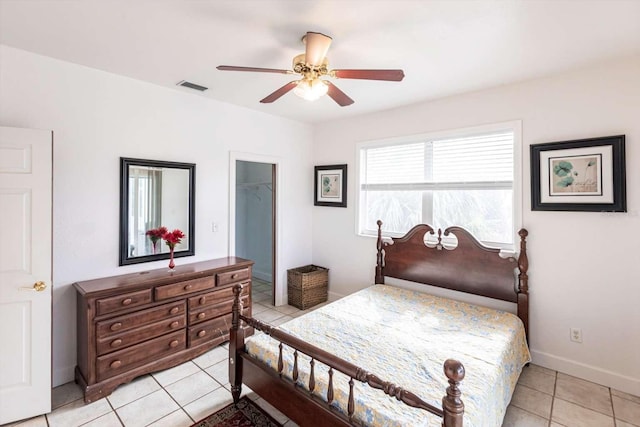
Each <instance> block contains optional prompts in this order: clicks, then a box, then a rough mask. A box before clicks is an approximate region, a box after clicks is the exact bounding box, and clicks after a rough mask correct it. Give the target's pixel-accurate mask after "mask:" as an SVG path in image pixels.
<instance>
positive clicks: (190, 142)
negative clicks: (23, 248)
mask: <svg viewBox="0 0 640 427" xmlns="http://www.w3.org/2000/svg"><path fill="white" fill-rule="evenodd" d="M0 125H1V126H15V127H25V128H41V129H52V130H53V131H54V177H53V180H54V188H53V197H54V201H53V202H54V208H53V209H54V212H53V253H54V259H53V269H54V271H53V278H54V283H53V286H54V295H53V341H54V345H53V370H54V384H55V385H58V384H62V383H64V382H67V381H70V380H72V379H73V368H74V366H75V363H76V331H75V293H74V289H73V287H72V286H71V284H72V283H73V282H75V281H78V280H85V279H91V278H97V277H104V276H111V275H115V274H122V273H127V272H134V271H142V270H146V269H152V268H160V267H164V266H165V264H166V261H159V262H155V263H148V264H138V265H132V266H127V267H118V212H119V210H118V209H119V206H120V203H119V158H120V157H121V156H123V157H135V158H143V159H156V160H171V161H178V162H189V163H196V165H197V166H196V234H197V236H196V256H194V257H189V258H178V259H177V260H176V263H178V264H180V263H187V262H193V261H200V260H205V259H210V258H215V257H221V256H226V255H227V251H228V247H229V245H228V236H229V230H228V223H229V218H228V215H229V202H228V201H229V182H228V180H229V157H230V154H229V153H230V150H237V151H243V152H247V153H258V154H263V155H269V156H273V157H278V158H280V159H282V162H281V168H282V171H281V172H282V176H283V180H282V182H280V187H279V189H280V191H281V192H282V193H281V197H280V200H281V201H282V205H281V207H280V211H279V215H281V219H282V221H283V223H284V224H287V227H286V230H283V231H282V233H281V237H282V241H281V242H280V251H279V253H280V255H281V259H280V262H279V267H278V268H279V270H278V278H279V280H280V283H286V278H285V277H286V269H287V268H291V266H295V265H303V264H306V263H309V262H310V261H311V243H310V241H311V238H310V237H311V235H310V230H311V206H312V203H311V201H312V196H310V195H309V189H310V188H312V185H313V183H312V174H311V173H310V172H309V171H310V170H311V164H312V162H311V160H310V155H311V143H312V141H311V140H312V131H311V128H310V126H307V125H302V124H299V123H296V122H293V121H289V120H284V119H280V118H276V117H273V116H269V115H265V114H262V113H258V112H255V111H251V110H248V109H244V108H239V107H234V106H230V105H228V104H223V103H219V102H216V101H212V100H209V99H206V98H204V97H201V96H194V95H192V94H188V93H186V92H183V91H182V89H176V90H171V89H166V88H161V87H158V86H155V85H151V84H147V83H143V82H139V81H136V80H132V79H129V78H125V77H120V76H116V75H113V74H109V73H105V72H101V71H97V70H93V69H90V68H86V67H82V66H78V65H74V64H71V63H66V62H62V61H58V60H54V59H50V58H47V57H43V56H39V55H34V54H31V53H28V52H25V51H21V50H16V49H13V48H9V47H6V46H0ZM214 221H215V222H217V223H218V224H219V226H220V229H219V232H217V233H213V232H212V231H211V229H212V227H211V224H212V222H214Z"/></svg>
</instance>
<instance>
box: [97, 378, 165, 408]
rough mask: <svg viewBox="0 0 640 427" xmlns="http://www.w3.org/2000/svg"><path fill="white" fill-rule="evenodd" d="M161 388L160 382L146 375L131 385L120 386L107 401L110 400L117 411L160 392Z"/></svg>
mask: <svg viewBox="0 0 640 427" xmlns="http://www.w3.org/2000/svg"><path fill="white" fill-rule="evenodd" d="M160 388H161V387H160V385H159V384H158V382H157V381H156V380H155V379H153V377H152V376H151V375H145V376H144V377H140V378H136V379H135V380H133V381H131V382H130V383H129V384H125V385H121V386H119V387H118V388H117V389H115V391H114V392H113V393H111V396H108V397H107V399H109V403H111V406H113V407H114V408H115V409H117V408H119V407H121V406H124V405H126V404H128V403H131V402H133V401H134V400H138V399H140V398H141V397H144V396H146V395H148V394H151V393H153V392H154V391H156V390H160Z"/></svg>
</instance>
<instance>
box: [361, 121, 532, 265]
mask: <svg viewBox="0 0 640 427" xmlns="http://www.w3.org/2000/svg"><path fill="white" fill-rule="evenodd" d="M500 131H510V132H513V186H512V188H513V212H512V221H513V228H514V229H513V230H512V233H513V235H512V241H513V244H511V245H509V244H504V243H497V242H487V241H482V243H483V244H484V245H486V246H491V247H497V248H500V249H503V250H505V251H506V252H513V251H516V250H517V244H518V241H519V237H518V230H520V229H521V228H522V212H523V206H522V200H523V197H522V191H523V187H522V171H523V162H522V121H521V120H511V121H506V122H499V123H491V124H485V125H479V126H470V127H464V128H455V129H447V130H440V131H434V132H428V133H421V134H411V135H405V136H399V137H392V138H385V139H376V140H368V141H361V142H359V143H357V144H356V147H355V156H356V162H355V163H356V165H355V166H356V167H355V174H356V177H355V178H356V179H355V185H356V191H355V193H356V194H355V202H356V209H355V232H356V235H358V236H362V237H376V236H377V231H376V232H373V231H369V230H363V229H362V227H361V224H362V223H363V221H364V220H363V206H362V204H363V199H362V197H361V195H362V190H361V188H362V176H361V172H362V165H361V162H362V150H363V149H364V148H376V147H385V146H391V145H399V144H407V143H412V142H421V141H424V140H438V139H449V138H458V137H466V136H473V135H478V134H482V133H492V132H500ZM452 225H460V224H452ZM383 229H384V226H383ZM407 231H409V230H407ZM382 234H383V237H401V236H402V235H403V234H400V233H392V232H384V230H383V233H382Z"/></svg>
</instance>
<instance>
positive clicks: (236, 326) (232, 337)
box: [229, 284, 244, 403]
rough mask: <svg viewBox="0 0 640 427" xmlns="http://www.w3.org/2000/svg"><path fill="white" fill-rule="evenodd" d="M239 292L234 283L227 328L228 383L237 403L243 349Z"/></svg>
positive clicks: (240, 286) (240, 381)
mask: <svg viewBox="0 0 640 427" xmlns="http://www.w3.org/2000/svg"><path fill="white" fill-rule="evenodd" d="M241 293H242V285H241V284H239V285H235V286H234V287H233V307H232V308H231V329H230V330H229V383H230V384H231V395H232V396H233V402H234V403H238V400H240V393H241V392H242V358H241V357H238V354H239V353H240V352H241V351H244V328H242V327H241V325H240V323H241V322H240V313H242V301H241V300H240V294H241Z"/></svg>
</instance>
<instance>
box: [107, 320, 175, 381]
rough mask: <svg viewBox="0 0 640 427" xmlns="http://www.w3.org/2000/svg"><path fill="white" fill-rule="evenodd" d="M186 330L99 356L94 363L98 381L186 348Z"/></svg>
mask: <svg viewBox="0 0 640 427" xmlns="http://www.w3.org/2000/svg"><path fill="white" fill-rule="evenodd" d="M185 332H186V330H185V329H182V330H180V331H178V332H174V333H172V334H168V335H163V336H161V337H158V338H154V339H152V340H150V341H146V342H143V343H141V344H136V345H134V346H133V347H129V348H126V349H124V350H120V351H116V352H114V353H111V354H107V355H105V356H100V357H98V358H97V361H96V370H97V376H98V381H102V380H104V379H105V378H109V377H113V376H114V375H118V374H119V373H121V372H127V371H129V370H131V369H133V368H136V367H138V366H142V365H144V364H146V363H150V362H154V361H156V360H158V359H160V358H162V357H164V356H167V355H169V354H172V353H176V352H178V351H180V350H184V349H185V348H186V333H185Z"/></svg>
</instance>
